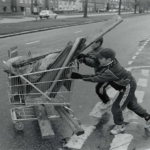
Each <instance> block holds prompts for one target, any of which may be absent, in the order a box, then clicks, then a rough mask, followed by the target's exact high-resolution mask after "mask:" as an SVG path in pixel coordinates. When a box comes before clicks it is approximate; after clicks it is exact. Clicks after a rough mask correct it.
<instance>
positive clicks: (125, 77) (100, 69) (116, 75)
mask: <svg viewBox="0 0 150 150" xmlns="http://www.w3.org/2000/svg"><path fill="white" fill-rule="evenodd" d="M85 63H86V64H88V65H90V66H91V67H92V66H93V67H94V68H96V73H95V75H83V80H85V81H90V82H102V83H103V82H115V83H116V84H118V85H121V86H127V85H128V84H129V83H130V80H131V78H132V75H131V73H130V72H128V71H127V70H125V69H124V68H123V67H122V66H121V65H120V64H119V62H118V61H117V59H114V60H113V61H112V62H111V63H110V64H109V65H107V66H100V64H98V61H97V60H96V59H90V61H89V60H86V61H85Z"/></svg>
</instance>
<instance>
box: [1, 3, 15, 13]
mask: <svg viewBox="0 0 150 150" xmlns="http://www.w3.org/2000/svg"><path fill="white" fill-rule="evenodd" d="M11 7H12V1H11V0H0V13H10V12H12V8H11Z"/></svg>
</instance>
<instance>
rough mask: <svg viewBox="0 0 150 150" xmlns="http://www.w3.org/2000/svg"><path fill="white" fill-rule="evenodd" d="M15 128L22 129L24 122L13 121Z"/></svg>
mask: <svg viewBox="0 0 150 150" xmlns="http://www.w3.org/2000/svg"><path fill="white" fill-rule="evenodd" d="M14 124H15V129H16V130H18V131H21V130H23V129H24V124H23V123H22V122H15V123H14Z"/></svg>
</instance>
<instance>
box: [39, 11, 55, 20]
mask: <svg viewBox="0 0 150 150" xmlns="http://www.w3.org/2000/svg"><path fill="white" fill-rule="evenodd" d="M39 17H40V19H42V18H47V19H48V18H54V19H56V18H57V14H56V13H54V12H53V11H52V10H42V11H41V12H40V13H39Z"/></svg>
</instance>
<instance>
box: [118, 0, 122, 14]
mask: <svg viewBox="0 0 150 150" xmlns="http://www.w3.org/2000/svg"><path fill="white" fill-rule="evenodd" d="M121 4H122V0H120V1H119V10H118V15H120V14H121Z"/></svg>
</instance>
